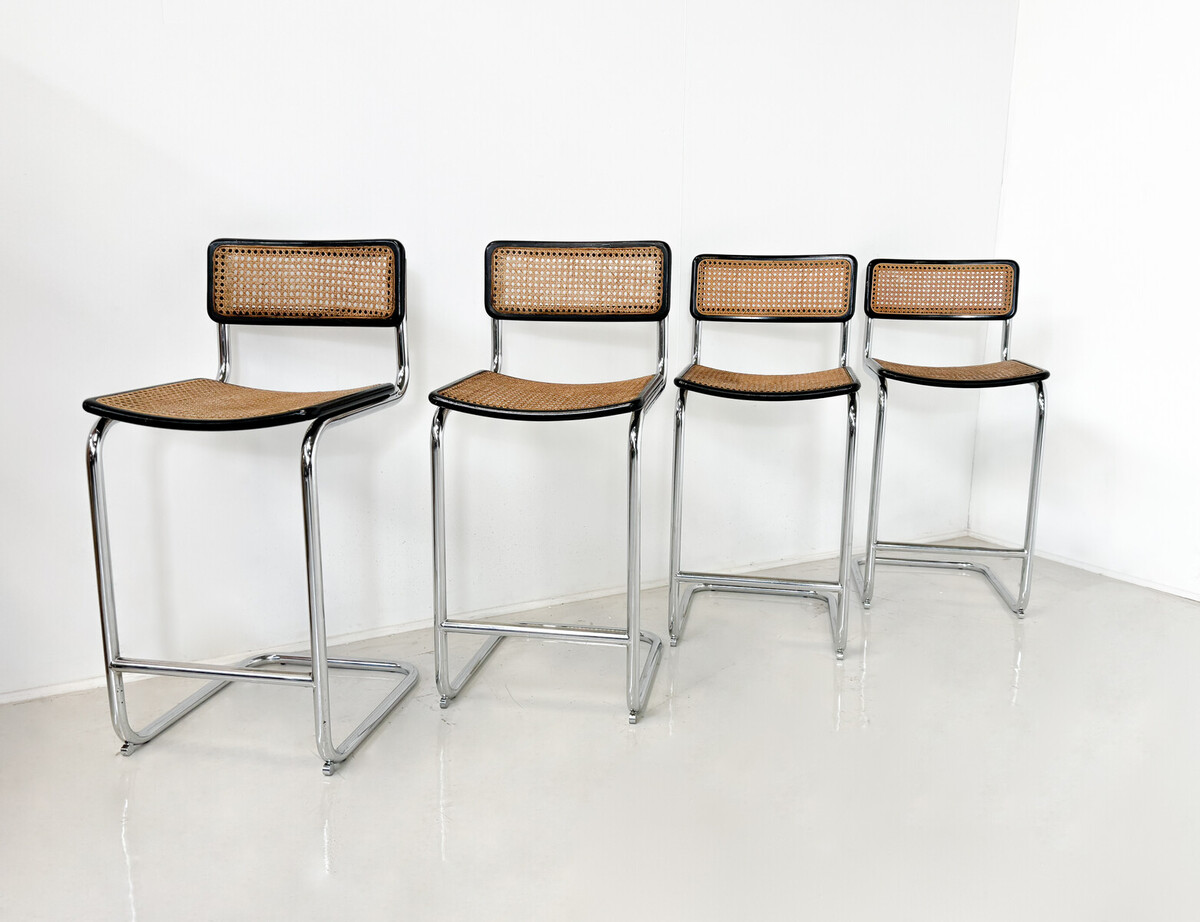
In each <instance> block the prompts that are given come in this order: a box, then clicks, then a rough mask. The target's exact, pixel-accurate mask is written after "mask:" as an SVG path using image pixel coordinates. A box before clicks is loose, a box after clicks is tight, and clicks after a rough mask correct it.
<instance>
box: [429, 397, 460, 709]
mask: <svg viewBox="0 0 1200 922" xmlns="http://www.w3.org/2000/svg"><path fill="white" fill-rule="evenodd" d="M445 432H446V410H445V408H442V407H439V408H438V410H437V412H435V413H434V414H433V427H432V429H431V431H430V436H429V447H430V456H431V461H432V464H433V662H434V667H433V673H434V679H435V681H436V682H437V690H438V692H439V693H440V694H441V696H442V700H441V706H442V707H446V706H447V705H448V704H449V703H450V699H451V698H453V697H454V691H453V689H452V687H451V681H450V671H449V670H450V655H449V651H448V649H447V641H446V632H445V631H444V630H443V629H442V625H443V624H444V623H445V621H446V471H445V466H444V465H443V463H442V441H443V439H444V437H445Z"/></svg>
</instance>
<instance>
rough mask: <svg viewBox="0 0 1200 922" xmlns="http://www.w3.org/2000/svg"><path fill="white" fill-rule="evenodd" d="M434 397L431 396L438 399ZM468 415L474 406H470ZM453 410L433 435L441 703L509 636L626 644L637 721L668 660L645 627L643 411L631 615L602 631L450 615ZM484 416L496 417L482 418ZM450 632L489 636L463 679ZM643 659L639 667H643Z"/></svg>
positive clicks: (633, 424)
mask: <svg viewBox="0 0 1200 922" xmlns="http://www.w3.org/2000/svg"><path fill="white" fill-rule="evenodd" d="M661 389H662V381H661V379H658V380H657V386H655V387H652V388H648V389H647V390H648V393H650V395H651V396H650V398H649V399H650V400H651V401H652V400H653V398H654V396H657V394H658V393H659V392H660V391H661ZM433 396H434V395H431V399H433ZM464 409H466V410H467V411H468V412H472V411H473V410H474V408H473V407H469V406H468V407H465V408H464ZM449 412H450V410H449V408H448V407H445V406H441V405H438V409H437V410H436V411H435V412H434V415H433V426H432V430H431V435H430V446H431V461H432V468H433V546H434V615H435V618H434V663H435V674H436V680H437V687H438V691H439V692H440V694H441V700H440V705H441V707H443V708H446V707H449V705H450V702H451V701H452V700H453V699H454V698H456V697H457V696H458V693H459V692H461V691H462V690H463V687H464V686H466V684H467V683H468V682H469V681H470V680H471V678H472V677H473V676H474V675H475V673H476V672H477V671H478V670H479V667H480V666H482V665H483V663H484V662H485V661H486V660H487V658H488V657H489V656H491V654H492V653H493V652H494V651H495V649H496V646H497V645H498V644H499V643H500V641H501V640H503V639H504V638H505V637H531V638H536V639H539V640H558V641H566V642H572V643H591V644H605V645H611V646H621V647H624V648H625V650H626V703H627V705H628V717H629V722H630V723H631V724H635V723H637V720H638V717H639V716H640V715H641V713H642V711H643V709H644V708H645V705H646V700H647V699H648V698H649V695H650V689H651V687H652V686H653V684H654V678H655V676H656V674H657V672H658V666H659V663H660V662H661V660H662V640H661V639H660V638H659V637H658V636H657V635H655V634H652V633H651V632H649V631H643V630H641V628H640V612H641V586H640V574H641V524H640V523H641V513H640V509H641V470H640V461H639V456H640V448H639V446H640V442H641V423H642V411H641V410H637V411H635V412H634V413H633V414H632V419H631V421H630V424H629V496H628V516H629V521H628V526H629V536H628V541H629V543H628V557H627V563H626V566H627V573H626V580H627V582H626V617H627V623H626V626H625V627H624V628H614V627H601V626H596V625H580V624H547V623H541V622H529V621H520V622H510V623H498V622H494V621H455V620H453V619H451V618H449V617H448V615H447V596H446V488H445V470H444V464H443V460H442V452H443V447H444V443H445V431H446V420H447V414H448V413H449ZM479 415H491V414H490V413H488V414H479ZM449 634H475V635H481V636H483V637H485V638H486V639H485V640H484V642H483V644H482V646H480V647H479V649H478V650H477V651H476V652H475V654H474V656H472V657H471V659H470V660H469V661H468V662H467V664H466V665H465V666H464V667H463V668H462V670H461V671H460V672H459V673H458V675H457V676H456V677H454V678H451V673H450V649H449V644H448V642H447V638H448V635H449ZM640 644H647V645H648V647H649V649H648V651H647V653H646V657H645V660H644V661H642V660H641V656H640V654H639V650H638V647H639V646H640ZM639 661H641V666H640V668H639V666H638V663H639Z"/></svg>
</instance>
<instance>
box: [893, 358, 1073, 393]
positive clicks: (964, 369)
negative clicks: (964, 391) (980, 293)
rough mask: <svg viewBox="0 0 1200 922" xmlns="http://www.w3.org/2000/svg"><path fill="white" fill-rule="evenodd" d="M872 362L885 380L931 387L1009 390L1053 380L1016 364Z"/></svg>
mask: <svg viewBox="0 0 1200 922" xmlns="http://www.w3.org/2000/svg"><path fill="white" fill-rule="evenodd" d="M869 362H870V363H871V364H873V365H874V366H877V368H876V371H877V373H878V374H879V375H881V376H883V377H885V378H891V379H893V380H895V381H907V382H909V383H911V384H925V385H929V386H931V387H1007V386H1009V385H1012V384H1032V383H1033V382H1034V381H1045V380H1046V379H1047V378H1048V377H1050V372H1048V371H1046V370H1045V369H1043V368H1038V367H1037V366H1036V365H1027V364H1025V363H1024V362H1017V361H1013V360H1006V361H1003V362H987V363H985V364H983V365H904V364H902V363H900V362H887V361H884V360H883V359H876V358H872V359H870V360H869Z"/></svg>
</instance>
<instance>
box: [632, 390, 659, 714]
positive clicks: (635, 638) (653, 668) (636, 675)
mask: <svg viewBox="0 0 1200 922" xmlns="http://www.w3.org/2000/svg"><path fill="white" fill-rule="evenodd" d="M641 429H642V414H641V412H640V411H639V412H637V413H634V414H633V418H632V420H631V421H630V423H629V544H628V564H627V573H626V585H625V612H626V621H625V699H626V702H627V703H628V705H629V722H630V723H631V724H634V723H637V719H638V716H639V715H640V714H641V712H642V708H643V707H644V706H645V704H646V699H647V698H648V697H649V695H650V687H651V685H653V683H654V676H655V675H656V674H657V672H658V664H659V661H660V659H661V657H662V641H661V640H659V638H658V637H656V636H655V635H654V634H651V633H650V632H649V631H643V630H642V629H641V596H642V523H641V519H642V517H641V510H642V478H641V458H640V443H641ZM643 643H645V644H649V650H648V652H647V654H646V662H645V665H644V666H643V667H642V668H641V669H640V670H639V669H638V660H639V658H640V657H639V655H638V647H639V645H640V644H643Z"/></svg>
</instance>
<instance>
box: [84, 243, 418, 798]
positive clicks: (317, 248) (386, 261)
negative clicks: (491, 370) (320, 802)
mask: <svg viewBox="0 0 1200 922" xmlns="http://www.w3.org/2000/svg"><path fill="white" fill-rule="evenodd" d="M404 269H405V261H404V248H403V247H402V246H401V245H400V243H399V242H398V241H395V240H334V241H321V242H304V241H294V240H230V239H222V240H214V241H213V242H212V244H210V245H209V248H208V315H209V317H211V318H212V319H213V320H214V321H216V323H217V341H218V347H219V356H220V364H219V368H218V371H217V376H216V379H215V380H214V379H210V378H193V379H191V380H187V381H176V382H174V383H171V384H161V385H158V386H156V387H148V388H142V389H140V390H134V391H125V392H122V393H117V394H107V395H105V396H102V397H93V398H90V399H88V400H85V401H84V403H83V408H84V409H85V410H87V412H89V413H93V414H95V415H96V416H99V417H100V420H99V421H98V422H97V423H96V425H95V426H94V427H93V428H92V431H91V434H90V435H89V437H88V444H87V471H88V487H89V497H90V500H91V512H92V538H93V541H94V543H95V552H96V582H97V588H98V590H99V596H100V623H101V628H102V631H103V639H104V665H105V675H106V678H107V682H108V701H109V708H110V711H111V713H112V722H113V728H114V729H115V730H116V732H117V736H118V737H120V738H121V740H122V741H123V743H124V745H123V746H122V747H121V752H122V754H124V755H130V754H131V753H132V752H134V751H135V750H136V749H137V748H138V747H140V746H143V745H145V744H146V743H148V742H149V741H150V740H152V739H154V738H155V737H156V736H158V735H159V734H160V733H162V731H164V730H166V729H167V728H168V727H170V726H171V725H172V724H174V723H175V722H176V721H178V720H179V719H180V718H182V717H184V716H185V715H186V714H188V713H190V712H191V711H192V710H194V709H195V708H196V707H198V706H199V705H201V704H203V703H204V702H205V701H207V700H208V699H209V698H211V697H212V696H213V695H215V694H216V693H217V692H219V691H221V689H223V688H225V687H226V686H227V685H228V684H229V683H230V682H232V681H250V682H278V683H283V684H287V685H298V686H303V687H307V688H311V689H312V691H313V716H314V722H315V728H316V742H317V750H318V752H319V754H320V757H321V758H322V759H323V760H324V763H325V764H324V767H323V771H324V772H325V774H326V775H329V774H332V772H333V770H334V768H335V767H336V766H337V765H338V764H339V763H341V762H342V761H344V760H345V759H346V758H347V757H349V755H350V754H351V753H352V752H354V750H355V749H357V748H358V746H359V745H360V744H361V743H362V742H363V740H364V739H365V738H366V737H367V735H368V734H369V733H370V732H371V731H372V730H374V729H375V728H376V727H377V726H379V723H380V721H382V720H383V718H384V717H386V716H387V715H388V713H389V712H390V711H391V710H392V709H393V708H394V707H395V706H396V705H397V704H398V703H399V702H400V700H401V699H402V698H403V697H404V696H405V695H406V694H407V693H408V692H409V690H411V689H412V688H413V686H414V685H415V684H416V682H417V670H416V667H414V666H412V665H411V664H410V663H403V662H391V661H378V660H359V659H342V658H331V657H330V656H329V655H328V652H327V649H326V639H325V597H324V589H323V585H322V573H321V531H320V521H319V516H318V507H317V469H316V464H317V444H318V442H319V440H320V438H321V436H322V435H323V434H324V433H325V431H326V430H328V429H329V428H331V427H333V426H335V425H338V424H340V423H343V422H345V421H346V420H348V419H352V418H355V417H357V416H361V415H362V414H364V413H368V412H370V411H373V410H377V409H379V408H381V407H383V406H386V405H388V404H391V403H395V402H396V401H397V400H399V399H400V398H401V397H402V396H403V395H404V391H405V389H406V388H407V386H408V353H407V345H406V334H405V272H404ZM230 324H264V325H272V324H274V325H280V324H288V325H304V326H321V325H323V326H366V327H386V328H391V329H392V330H394V333H395V337H396V377H395V380H393V381H389V382H387V383H383V384H372V385H367V386H365V387H353V388H349V389H345V390H334V391H310V392H300V393H296V392H290V391H272V390H261V389H259V388H251V387H241V386H239V385H236V384H231V383H229V381H228V378H229V370H230V348H229V325H230ZM116 422H125V423H132V424H133V425H136V426H150V427H154V428H159V429H186V430H191V431H194V432H223V431H229V430H234V429H262V428H267V427H270V426H283V425H287V424H290V423H299V422H304V423H307V424H308V430H307V431H306V433H305V435H304V439H303V441H302V442H301V446H300V486H301V490H302V494H303V504H304V538H305V549H306V561H307V569H308V618H309V641H310V652H309V654H308V655H306V656H301V655H293V654H286V653H268V654H262V655H259V656H253V657H250V658H248V659H245V660H243V661H242V662H240V663H238V664H237V665H234V666H217V665H210V664H206V663H186V662H173V661H166V660H153V659H142V658H136V657H129V656H124V655H123V654H122V653H121V648H120V642H119V639H118V633H117V614H116V604H115V601H114V593H113V577H112V559H111V558H112V555H111V551H110V548H109V538H108V512H107V506H106V501H105V490H104V469H103V465H102V460H101V448H102V446H103V442H104V439H105V436H107V435H108V432H109V430H110V429H111V428H112V426H113V424H114V423H116ZM330 669H346V670H354V671H359V672H375V673H386V674H395V675H398V676H400V678H399V680H398V681H397V684H395V686H394V687H393V688H392V689H391V691H390V692H389V693H388V694H387V695H386V696H385V697H384V698H383V700H382V701H380V702H379V704H378V705H377V706H376V707H375V709H374V710H373V711H371V713H370V714H369V715H368V716H367V717H366V718H365V719H364V720H363V721H362V722H361V723H360V724H359V725H358V726H357V727H356V728H355V729H354V730H353V731H352V732H351V733H350V735H349V736H347V737H346V739H345V740H344V741H343V742H342V743H341V745H338V744H336V743H335V741H334V739H333V736H332V728H331V723H330V704H329V670H330ZM126 674H137V675H166V676H178V677H181V678H187V679H195V678H203V677H210V678H212V681H211V682H209V683H208V684H207V685H205V686H204V687H203V688H201V689H200V690H199V691H197V692H196V693H195V694H193V695H191V696H190V697H188V698H185V699H184V700H183V701H181V702H180V703H179V704H177V705H176V706H175V707H173V708H171V709H170V710H169V711H167V712H166V713H165V714H163V715H162V716H160V717H158V718H157V719H155V720H153V721H151V722H150V723H149V724H148V725H146V726H145V727H143V728H142V729H140V730H135V729H134V728H133V727H132V726H131V725H130V722H129V715H128V712H127V709H126V704H125V682H124V676H125V675H126Z"/></svg>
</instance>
